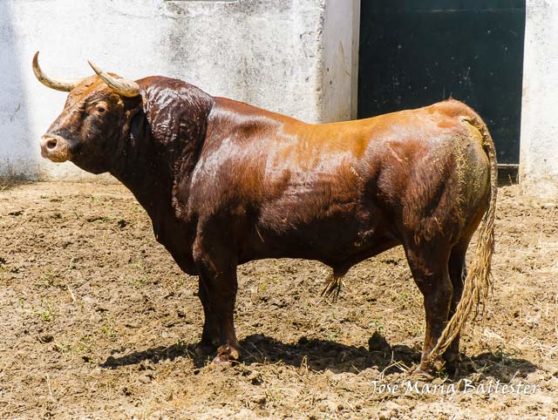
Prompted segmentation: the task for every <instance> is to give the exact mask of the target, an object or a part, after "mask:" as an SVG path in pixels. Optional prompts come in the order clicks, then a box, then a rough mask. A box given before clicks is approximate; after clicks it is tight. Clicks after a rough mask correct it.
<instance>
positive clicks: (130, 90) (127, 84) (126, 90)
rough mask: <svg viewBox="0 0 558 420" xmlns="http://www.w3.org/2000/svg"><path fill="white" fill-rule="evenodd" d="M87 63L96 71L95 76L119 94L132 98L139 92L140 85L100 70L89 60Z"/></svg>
mask: <svg viewBox="0 0 558 420" xmlns="http://www.w3.org/2000/svg"><path fill="white" fill-rule="evenodd" d="M88 63H89V65H90V66H91V68H92V69H93V71H94V72H95V73H97V76H99V77H100V78H101V79H103V81H104V82H105V83H106V84H107V85H109V87H110V88H111V89H113V90H114V91H115V92H116V93H118V94H119V95H121V96H126V97H128V98H133V97H135V96H138V95H139V94H140V87H139V85H138V84H137V83H136V82H134V81H133V80H126V79H117V78H116V77H113V76H111V75H110V74H108V73H107V72H104V71H103V70H101V69H100V68H99V67H97V66H96V65H95V64H93V63H92V62H91V61H88Z"/></svg>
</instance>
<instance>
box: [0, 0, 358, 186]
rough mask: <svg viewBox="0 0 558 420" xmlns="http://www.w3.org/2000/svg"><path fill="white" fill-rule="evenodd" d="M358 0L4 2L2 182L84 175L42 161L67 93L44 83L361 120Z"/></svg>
mask: <svg viewBox="0 0 558 420" xmlns="http://www.w3.org/2000/svg"><path fill="white" fill-rule="evenodd" d="M359 4H360V2H359V0H236V1H211V0H206V1H202V0H194V1H184V0H182V1H165V0H134V1H132V0H119V1H113V0H96V1H75V0H0V175H9V174H12V175H14V174H15V175H17V174H23V175H25V176H28V177H57V178H72V179H74V178H76V177H80V176H82V175H83V174H84V173H83V172H81V171H80V170H79V169H77V168H76V167H75V166H73V165H72V164H69V163H68V164H62V165H55V164H52V163H50V162H47V161H45V160H43V159H41V158H40V156H39V148H38V139H39V137H40V135H41V134H42V133H43V132H44V131H45V130H46V129H47V127H48V125H49V124H50V123H51V122H52V120H53V119H54V118H55V117H56V116H57V115H58V114H59V112H60V111H61V110H62V107H63V104H64V100H65V96H66V95H65V94H63V93H60V92H56V91H52V90H49V89H47V88H46V87H43V86H42V85H40V84H39V83H38V82H37V81H36V80H35V79H34V76H33V73H32V71H31V58H32V55H33V53H34V52H35V51H36V50H40V51H41V65H42V67H43V69H44V70H45V71H46V72H47V74H49V75H52V76H53V77H57V76H58V77H61V78H78V77H82V76H86V75H89V74H91V70H90V69H89V67H88V66H87V63H86V59H88V58H90V59H92V60H93V61H95V62H96V63H97V64H98V65H100V66H101V67H102V68H104V69H106V70H108V71H112V72H116V73H119V74H121V75H123V76H125V77H129V78H136V79H137V78H140V77H143V76H147V75H152V74H160V75H165V76H172V77H177V78H180V79H183V80H187V81H189V82H190V83H193V84H195V85H197V86H199V87H201V88H202V89H204V90H205V91H207V92H209V93H211V94H213V95H219V96H228V97H231V98H235V99H239V100H242V101H246V102H250V103H253V104H255V105H258V106H261V107H264V108H268V109H271V110H274V111H278V112H282V113H285V114H289V115H292V116H296V117H298V118H301V119H303V120H307V121H325V120H327V121H333V120H340V119H348V118H351V117H354V116H356V80H357V77H356V75H357V73H356V72H357V57H358V27H359V18H360V16H359Z"/></svg>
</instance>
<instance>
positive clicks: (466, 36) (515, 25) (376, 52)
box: [358, 0, 525, 164]
mask: <svg viewBox="0 0 558 420" xmlns="http://www.w3.org/2000/svg"><path fill="white" fill-rule="evenodd" d="M524 34H525V0H362V3H361V23H360V64H359V89H358V115H359V118H364V117H369V116H373V115H378V114H382V113H386V112H391V111H396V110H400V109H404V108H413V107H420V106H424V105H428V104H430V103H433V102H436V101H440V100H442V99H447V98H449V97H450V96H451V97H453V98H455V99H459V100H462V101H464V102H465V103H467V104H468V105H470V106H472V107H473V108H474V109H475V110H476V111H478V112H479V114H480V115H481V116H482V117H483V119H484V120H485V121H486V123H487V124H488V126H489V128H490V131H491V133H492V136H493V137H494V141H495V142H496V148H497V152H498V162H499V163H500V164H517V163H518V162H519V133H520V118H521V91H522V75H523V38H524Z"/></svg>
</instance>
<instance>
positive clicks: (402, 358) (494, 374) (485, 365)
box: [101, 333, 538, 383]
mask: <svg viewBox="0 0 558 420" xmlns="http://www.w3.org/2000/svg"><path fill="white" fill-rule="evenodd" d="M380 337H381V336H380ZM373 339H374V341H375V342H377V341H378V334H377V333H376V334H375V335H374V336H373V337H371V340H373ZM381 340H383V341H381V342H382V343H385V344H384V346H383V348H382V349H377V350H373V351H370V350H368V349H366V348H365V347H355V346H347V345H344V344H339V343H336V342H334V341H329V340H318V339H307V338H306V337H302V338H301V339H300V340H299V341H298V342H297V343H296V344H285V343H282V342H281V341H278V340H275V339H274V338H271V337H267V336H265V335H260V334H255V335H251V336H248V337H246V338H245V339H244V340H242V341H241V342H240V345H241V346H242V355H243V357H242V363H243V364H245V365H252V364H255V363H276V362H282V363H285V364H287V365H291V366H296V367H299V366H301V365H306V366H307V367H308V368H309V369H310V370H313V371H325V370H330V371H332V372H335V373H342V372H351V373H358V372H361V371H363V370H365V369H368V368H377V369H378V370H379V371H380V372H383V374H384V375H390V374H393V373H400V372H402V371H405V370H407V369H409V368H411V367H413V366H415V365H416V364H418V362H419V361H420V355H421V354H420V351H419V350H417V349H412V348H410V347H408V346H405V345H393V346H390V345H389V344H388V343H387V341H385V339H384V338H383V337H381ZM374 347H375V346H374ZM182 357H188V358H191V359H192V360H193V362H194V366H195V367H196V368H200V367H203V366H205V365H206V364H207V363H209V362H210V360H211V355H208V354H203V353H201V352H199V351H198V348H197V346H196V345H195V344H182V343H178V344H173V345H171V346H168V347H164V346H159V347H154V348H150V349H147V350H143V351H138V352H133V353H130V354H127V355H124V356H120V357H114V356H110V357H108V358H107V360H106V361H105V362H104V363H102V364H101V367H104V368H111V369H117V368H119V367H121V366H128V365H135V364H139V363H142V362H143V361H150V362H152V363H158V362H160V361H162V360H174V359H176V358H182ZM462 358H463V359H464V360H463V362H462V364H461V367H460V372H459V374H458V375H457V376H456V377H455V378H453V379H454V380H459V379H461V378H464V377H467V376H468V375H470V374H472V373H477V374H480V375H481V378H480V379H482V378H494V379H498V380H500V381H501V382H503V383H506V382H509V381H510V380H511V379H512V378H513V377H514V376H516V377H517V376H519V377H524V376H526V375H527V374H528V373H530V372H534V371H535V370H537V369H538V368H537V366H536V365H534V364H533V363H531V362H529V361H528V360H525V359H516V358H513V357H510V356H509V355H506V354H505V353H482V354H480V355H478V356H475V357H473V358H467V357H464V356H462Z"/></svg>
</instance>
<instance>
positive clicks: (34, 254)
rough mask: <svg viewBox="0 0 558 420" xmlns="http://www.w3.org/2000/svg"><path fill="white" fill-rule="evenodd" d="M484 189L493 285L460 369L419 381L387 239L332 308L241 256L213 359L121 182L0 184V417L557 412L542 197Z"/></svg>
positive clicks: (555, 328) (169, 266) (418, 301)
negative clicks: (237, 347) (492, 209)
mask: <svg viewBox="0 0 558 420" xmlns="http://www.w3.org/2000/svg"><path fill="white" fill-rule="evenodd" d="M500 197H501V199H500V202H499V210H498V223H497V229H498V232H497V238H498V247H497V253H496V255H495V260H494V286H495V287H494V292H493V296H492V299H491V301H490V303H489V305H488V307H487V308H486V311H485V316H484V319H483V320H482V321H479V322H477V323H475V324H474V325H470V326H468V327H467V328H466V331H465V333H464V338H463V340H462V343H463V344H462V352H463V358H464V364H463V370H462V373H461V375H460V376H459V377H457V378H455V379H451V378H447V377H445V376H444V375H443V374H441V375H440V376H439V377H437V378H436V379H434V381H432V382H417V381H416V380H415V379H413V376H412V375H410V374H409V373H408V372H407V370H408V368H409V367H412V366H414V365H415V364H416V363H417V361H418V360H419V357H420V353H419V348H420V345H421V343H422V335H423V331H424V326H423V310H422V298H421V296H420V294H419V292H418V290H417V288H416V286H415V285H414V283H413V281H412V278H411V275H410V272H409V269H408V266H407V264H406V261H405V259H404V256H403V253H402V251H401V249H400V248H397V249H394V250H391V251H389V252H387V253H384V254H382V255H380V256H378V257H376V258H373V259H371V260H368V261H366V262H363V263H362V264H360V265H358V266H356V267H354V268H353V269H352V270H351V271H350V272H349V274H348V276H347V278H346V281H345V284H346V287H345V289H344V290H343V291H342V293H341V297H340V299H339V301H337V302H336V303H331V302H326V301H322V300H321V299H320V297H319V292H320V291H321V289H322V287H323V282H324V280H325V278H326V276H327V274H328V269H327V268H326V267H324V266H322V265H320V264H318V263H314V262H309V261H294V260H266V261H259V262H255V263H250V264H246V265H244V266H242V267H240V269H239V273H240V274H239V277H240V278H239V282H240V296H239V299H238V305H237V313H236V320H237V332H238V335H239V339H240V340H241V344H242V346H243V348H244V359H243V361H242V363H240V364H239V365H237V366H235V367H233V368H228V369H223V368H215V367H212V366H209V365H208V363H207V360H205V359H203V358H202V357H200V356H197V354H196V353H195V344H196V343H197V341H198V340H199V338H200V333H201V325H202V315H201V314H202V311H201V305H200V303H199V302H198V298H197V297H196V284H197V282H196V279H195V278H193V277H188V276H186V275H184V274H182V273H181V272H180V271H179V269H178V268H177V267H176V266H175V264H174V262H173V261H172V259H171V257H170V256H169V255H168V254H167V253H166V251H165V250H164V249H163V248H162V246H160V245H159V244H157V243H156V241H155V239H154V238H153V234H152V231H151V226H150V222H149V220H148V218H147V216H146V214H145V213H144V211H143V210H142V208H141V207H140V206H139V205H138V204H137V203H136V202H135V200H134V199H133V197H132V195H131V194H130V193H129V192H128V191H127V190H125V189H124V188H123V187H121V186H119V185H100V184H71V183H36V184H24V185H16V186H11V187H9V186H5V187H4V188H2V191H0V286H1V287H0V417H1V418H14V417H18V418H28V417H56V418H75V417H87V418H109V417H110V418H129V417H137V418H158V417H163V418H164V417H169V418H175V417H184V418H189V417H192V418H194V417H195V418H203V417H206V418H215V417H217V418H219V417H223V418H224V417H231V416H233V417H234V416H237V417H238V418H255V417H266V416H269V417H274V418H278V417H279V418H280V417H285V418H290V417H294V418H300V417H303V418H304V417H308V418H357V417H380V418H392V417H394V418H417V417H420V418H476V417H478V416H487V417H491V418H509V417H517V418H525V417H539V418H540V417H544V416H546V417H547V418H556V417H558V306H557V305H558V208H556V207H554V206H552V205H550V204H545V203H538V202H530V201H528V200H526V199H525V198H523V197H522V196H521V195H520V194H519V190H518V187H517V186H512V187H504V188H501V189H500ZM373 335H374V338H373V339H371V337H372V336H373ZM384 340H385V342H384ZM369 341H370V344H369Z"/></svg>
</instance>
